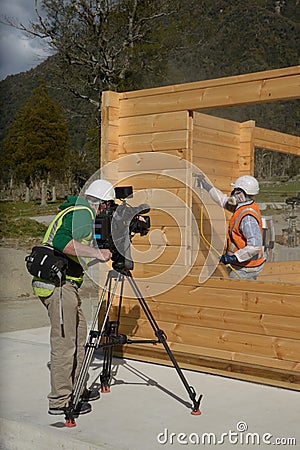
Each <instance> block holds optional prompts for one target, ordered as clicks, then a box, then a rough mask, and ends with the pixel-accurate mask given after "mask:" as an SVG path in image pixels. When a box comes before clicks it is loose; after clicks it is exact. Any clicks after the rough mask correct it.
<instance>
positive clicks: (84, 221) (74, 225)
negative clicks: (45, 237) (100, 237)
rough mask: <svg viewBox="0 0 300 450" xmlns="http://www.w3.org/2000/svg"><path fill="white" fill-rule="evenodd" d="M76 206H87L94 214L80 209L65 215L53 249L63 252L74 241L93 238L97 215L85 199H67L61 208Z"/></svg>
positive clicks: (54, 240) (54, 239)
mask: <svg viewBox="0 0 300 450" xmlns="http://www.w3.org/2000/svg"><path fill="white" fill-rule="evenodd" d="M75 205H80V206H82V205H83V206H87V207H88V208H89V210H90V211H92V214H91V213H90V211H88V210H87V209H79V210H77V211H76V210H75V211H71V212H69V213H68V214H66V215H65V217H64V218H63V222H62V225H61V226H60V228H59V229H58V230H57V231H56V234H55V236H54V238H53V241H52V244H53V247H54V248H56V249H57V250H60V251H63V249H64V248H65V246H66V245H67V244H68V243H69V242H70V241H72V240H73V239H74V240H75V241H81V240H82V239H87V238H91V237H92V230H93V222H94V218H95V215H96V214H95V211H94V210H93V209H92V208H91V207H90V206H89V203H88V202H87V201H86V200H85V199H83V198H81V197H67V201H66V202H65V203H64V204H63V205H61V206H60V208H61V209H65V208H68V207H70V206H75Z"/></svg>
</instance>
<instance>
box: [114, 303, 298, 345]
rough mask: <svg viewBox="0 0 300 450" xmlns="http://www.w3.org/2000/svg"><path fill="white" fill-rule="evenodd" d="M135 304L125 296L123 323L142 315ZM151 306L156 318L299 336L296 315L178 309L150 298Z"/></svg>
mask: <svg viewBox="0 0 300 450" xmlns="http://www.w3.org/2000/svg"><path fill="white" fill-rule="evenodd" d="M136 304H137V302H136V301H135V300H134V299H126V302H124V303H123V304H122V317H123V319H122V320H123V321H124V322H125V323H126V321H127V318H130V319H138V318H139V317H143V316H144V314H143V312H142V310H141V309H137V308H136ZM150 309H151V312H152V314H153V315H154V317H155V319H156V320H157V321H164V322H168V323H173V324H174V323H180V324H185V325H193V326H198V327H205V328H212V329H222V330H230V331H243V332H248V333H250V334H262V335H266V336H276V337H285V338H288V339H293V338H294V339H296V340H297V339H298V340H300V332H299V329H300V318H299V317H285V316H279V315H276V316H274V315H268V314H260V313H252V312H249V311H232V310H227V309H224V308H222V309H219V308H207V307H204V308H203V307H197V306H194V307H192V306H190V307H189V308H181V309H180V310H179V309H178V305H176V304H171V303H168V304H163V303H160V304H158V303H153V302H151V303H150Z"/></svg>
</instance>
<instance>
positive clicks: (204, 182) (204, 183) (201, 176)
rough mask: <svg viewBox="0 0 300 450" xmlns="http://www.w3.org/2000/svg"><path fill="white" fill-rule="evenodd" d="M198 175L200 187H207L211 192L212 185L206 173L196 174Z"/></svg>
mask: <svg viewBox="0 0 300 450" xmlns="http://www.w3.org/2000/svg"><path fill="white" fill-rule="evenodd" d="M195 176H196V177H197V185H198V187H199V188H203V189H205V190H206V191H207V192H209V191H210V190H211V188H212V185H211V184H209V182H208V181H207V180H206V178H205V175H204V173H200V174H197V175H195Z"/></svg>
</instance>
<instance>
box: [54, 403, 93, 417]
mask: <svg viewBox="0 0 300 450" xmlns="http://www.w3.org/2000/svg"><path fill="white" fill-rule="evenodd" d="M91 411H92V407H91V405H90V404H89V403H87V402H80V403H78V405H77V408H76V409H75V410H74V416H78V415H79V414H88V413H89V412H91ZM48 414H51V415H53V416H57V415H61V414H65V407H64V406H63V407H61V408H52V407H49V409H48Z"/></svg>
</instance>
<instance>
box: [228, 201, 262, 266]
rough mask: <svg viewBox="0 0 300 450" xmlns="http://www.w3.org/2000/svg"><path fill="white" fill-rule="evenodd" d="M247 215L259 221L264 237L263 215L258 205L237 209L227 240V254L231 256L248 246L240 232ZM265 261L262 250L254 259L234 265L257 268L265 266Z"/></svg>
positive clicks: (230, 222)
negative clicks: (241, 224) (242, 221)
mask: <svg viewBox="0 0 300 450" xmlns="http://www.w3.org/2000/svg"><path fill="white" fill-rule="evenodd" d="M247 215H250V216H253V217H254V218H255V219H256V220H257V222H258V226H259V229H260V233H261V235H262V220H261V213H260V210H259V207H258V206H257V204H256V203H255V202H253V203H251V204H250V205H249V204H248V205H244V206H241V207H240V208H237V209H236V210H235V212H234V213H233V215H232V217H231V219H230V221H229V227H228V238H227V253H228V254H229V255H233V254H234V253H235V252H236V251H237V250H240V249H242V248H244V247H246V245H247V241H246V238H245V237H244V236H243V234H242V233H241V231H240V223H241V220H242V219H243V218H244V217H245V216H247ZM264 261H265V258H264V255H263V249H262V248H261V250H260V252H259V253H258V254H257V255H255V256H253V258H251V259H249V260H248V261H243V262H236V263H234V265H238V266H242V267H257V266H260V265H261V264H263V263H264Z"/></svg>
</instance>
